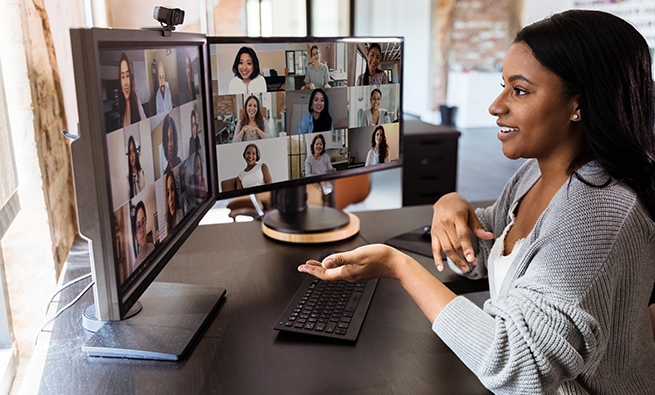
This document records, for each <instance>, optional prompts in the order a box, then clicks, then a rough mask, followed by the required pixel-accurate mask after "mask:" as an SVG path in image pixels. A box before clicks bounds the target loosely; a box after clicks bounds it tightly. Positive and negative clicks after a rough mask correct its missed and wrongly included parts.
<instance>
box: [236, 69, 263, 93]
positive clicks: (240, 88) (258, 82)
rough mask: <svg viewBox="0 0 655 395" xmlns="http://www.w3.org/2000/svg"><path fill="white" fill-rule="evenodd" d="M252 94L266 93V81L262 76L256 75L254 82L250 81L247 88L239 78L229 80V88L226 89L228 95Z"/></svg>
mask: <svg viewBox="0 0 655 395" xmlns="http://www.w3.org/2000/svg"><path fill="white" fill-rule="evenodd" d="M253 92H266V80H265V79H264V76H263V75H261V74H260V75H258V76H257V77H256V78H255V79H254V80H252V81H250V83H249V84H248V87H247V88H246V84H244V83H243V80H242V79H240V78H239V77H234V78H232V80H230V86H229V87H228V93H230V94H239V93H253Z"/></svg>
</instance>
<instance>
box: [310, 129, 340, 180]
mask: <svg viewBox="0 0 655 395" xmlns="http://www.w3.org/2000/svg"><path fill="white" fill-rule="evenodd" d="M309 149H310V151H311V153H312V154H311V155H307V159H305V177H309V176H315V175H317V174H325V173H334V172H335V171H337V169H335V168H333V167H332V161H331V159H330V156H329V155H328V154H326V153H325V137H323V135H322V134H317V135H316V136H314V138H313V139H312V144H311V145H310V146H309Z"/></svg>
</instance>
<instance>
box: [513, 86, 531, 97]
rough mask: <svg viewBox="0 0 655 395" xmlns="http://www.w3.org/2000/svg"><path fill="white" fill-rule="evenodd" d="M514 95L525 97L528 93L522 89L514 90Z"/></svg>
mask: <svg viewBox="0 0 655 395" xmlns="http://www.w3.org/2000/svg"><path fill="white" fill-rule="evenodd" d="M514 93H515V94H516V95H517V96H523V95H526V94H527V93H528V92H526V91H524V90H523V89H521V88H514Z"/></svg>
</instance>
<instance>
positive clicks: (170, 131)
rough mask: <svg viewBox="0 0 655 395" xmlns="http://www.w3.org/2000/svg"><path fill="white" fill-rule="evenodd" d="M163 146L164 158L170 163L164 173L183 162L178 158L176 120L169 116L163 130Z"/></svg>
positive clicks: (165, 119)
mask: <svg viewBox="0 0 655 395" xmlns="http://www.w3.org/2000/svg"><path fill="white" fill-rule="evenodd" d="M161 134H162V135H161V144H162V146H163V147H164V158H166V161H167V162H168V163H167V164H166V168H165V169H164V172H165V171H167V170H171V169H174V168H175V167H176V166H177V165H179V164H180V163H182V160H181V159H180V157H179V156H177V147H178V145H177V126H176V125H175V120H174V119H173V118H171V117H170V116H169V115H166V117H165V118H164V125H163V126H162V129H161Z"/></svg>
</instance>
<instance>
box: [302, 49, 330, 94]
mask: <svg viewBox="0 0 655 395" xmlns="http://www.w3.org/2000/svg"><path fill="white" fill-rule="evenodd" d="M310 52H311V56H312V61H313V62H314V63H312V64H310V65H308V66H307V69H306V71H305V88H307V89H316V88H323V89H328V88H330V84H329V82H330V71H329V70H328V68H327V65H325V64H324V63H321V51H319V49H318V47H317V46H316V45H314V46H313V47H312V48H311V50H310Z"/></svg>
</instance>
